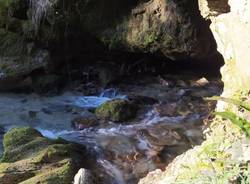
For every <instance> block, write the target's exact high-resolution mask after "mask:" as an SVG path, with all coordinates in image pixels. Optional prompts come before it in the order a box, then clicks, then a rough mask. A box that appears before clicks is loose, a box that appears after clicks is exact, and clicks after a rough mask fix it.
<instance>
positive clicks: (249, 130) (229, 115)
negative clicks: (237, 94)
mask: <svg viewBox="0 0 250 184" xmlns="http://www.w3.org/2000/svg"><path fill="white" fill-rule="evenodd" d="M206 100H216V101H219V100H220V101H224V102H227V103H230V104H233V105H236V106H238V107H240V108H243V109H245V110H247V111H248V112H250V104H249V103H247V102H243V101H241V100H236V99H230V98H224V97H218V96H215V97H211V98H206ZM214 114H215V115H219V116H221V117H222V118H225V119H229V120H230V121H231V122H232V123H233V124H235V125H237V126H238V127H240V129H241V130H242V131H243V132H244V133H245V134H246V135H247V137H248V138H250V122H249V121H247V120H246V119H244V118H242V117H240V116H238V115H236V114H235V113H233V112H231V111H230V110H226V111H224V112H215V113H214Z"/></svg>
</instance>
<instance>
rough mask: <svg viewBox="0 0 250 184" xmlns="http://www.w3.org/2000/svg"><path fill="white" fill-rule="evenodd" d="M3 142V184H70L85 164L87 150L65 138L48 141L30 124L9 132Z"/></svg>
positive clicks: (0, 180)
mask: <svg viewBox="0 0 250 184" xmlns="http://www.w3.org/2000/svg"><path fill="white" fill-rule="evenodd" d="M3 144H4V153H3V156H2V159H1V162H0V183H1V184H9V183H11V184H18V183H23V184H30V183H32V184H33V183H44V184H50V183H51V184H52V183H53V184H54V183H58V184H69V183H71V182H72V181H73V178H74V174H75V173H76V172H77V170H78V169H79V168H81V166H82V163H83V158H84V157H83V155H84V151H85V149H84V148H83V147H80V146H79V145H77V146H76V145H74V144H70V143H68V142H66V141H63V140H49V139H47V138H45V137H43V136H42V135H41V134H40V133H39V132H38V131H37V130H35V129H32V128H28V127H24V128H13V129H11V130H10V131H8V132H7V133H6V134H5V135H4V141H3ZM80 165H81V166H80Z"/></svg>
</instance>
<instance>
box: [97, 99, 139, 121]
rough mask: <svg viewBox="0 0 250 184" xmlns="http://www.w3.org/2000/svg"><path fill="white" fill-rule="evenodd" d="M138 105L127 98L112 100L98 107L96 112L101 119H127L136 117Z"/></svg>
mask: <svg viewBox="0 0 250 184" xmlns="http://www.w3.org/2000/svg"><path fill="white" fill-rule="evenodd" d="M136 112H137V107H136V106H135V105H134V104H131V103H130V102H128V101H127V100H112V101H108V102H106V103H104V104H103V105H101V106H100V107H98V108H97V109H96V111H95V114H96V115H97V117H98V118H100V119H108V120H111V121H126V120H129V119H131V118H134V117H135V115H136Z"/></svg>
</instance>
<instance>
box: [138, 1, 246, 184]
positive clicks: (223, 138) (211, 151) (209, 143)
mask: <svg viewBox="0 0 250 184" xmlns="http://www.w3.org/2000/svg"><path fill="white" fill-rule="evenodd" d="M199 8H200V11H201V14H202V16H203V17H204V18H205V19H207V20H211V26H210V28H211V30H212V32H213V35H214V37H215V39H216V42H217V45H218V50H219V52H220V53H221V54H222V55H223V57H224V59H225V65H224V66H223V67H222V69H221V74H222V79H223V82H224V92H223V94H222V96H225V97H229V98H236V99H241V100H242V99H244V100H245V101H249V90H250V83H249V82H250V74H249V71H250V60H249V49H250V36H249V30H250V27H249V26H250V24H249V23H250V1H249V0H242V1H238V0H229V1H228V0H199ZM217 106H218V108H217V110H218V111H221V110H224V109H230V110H232V111H234V112H235V113H236V114H238V115H240V116H244V118H246V119H247V120H249V113H248V112H246V111H243V112H240V109H238V108H232V106H228V105H227V104H226V103H224V102H219V103H218V105H217ZM213 122H214V123H213V124H212V126H211V127H210V129H209V130H207V131H206V132H207V140H206V141H205V142H204V143H203V144H202V145H201V146H196V147H195V148H193V149H191V150H189V151H187V152H186V153H184V154H182V155H181V156H179V157H177V158H176V159H175V160H174V161H173V162H172V164H170V165H169V166H168V167H167V168H166V170H165V171H160V170H157V171H155V172H152V173H150V174H148V176H147V177H145V178H143V179H142V180H141V181H140V182H139V183H140V184H153V183H157V184H161V183H162V184H163V183H178V182H181V183H207V182H208V183H210V182H211V183H214V182H215V183H220V182H222V183H231V182H232V183H234V182H235V183H237V182H240V181H241V179H239V177H240V175H241V174H239V175H238V174H237V172H236V173H233V174H232V172H233V171H232V170H235V169H237V168H238V166H236V165H237V164H239V163H240V164H244V163H245V162H246V161H247V160H248V158H246V156H243V155H246V154H248V153H249V150H248V149H245V148H247V147H248V146H249V143H248V140H247V138H245V136H244V135H243V134H242V132H241V133H239V130H238V128H237V127H235V126H234V125H233V124H232V123H231V122H230V121H225V120H221V119H218V118H216V119H215V120H213ZM225 143H228V145H227V146H226V145H225ZM226 147H227V148H226ZM243 147H245V148H243ZM237 150H238V151H237ZM239 150H240V154H236V155H235V152H239ZM210 158H211V159H210ZM217 160H221V161H222V162H221V164H222V165H223V166H221V167H217V166H216V164H218V163H217ZM229 162H230V163H237V164H236V165H233V166H232V165H231V171H230V169H229V168H227V167H228V166H229V165H230V164H229V165H228V163H229ZM225 173H226V174H225ZM230 174H232V175H231V176H230ZM243 175H244V174H243ZM232 177H234V178H235V179H232ZM243 180H244V182H246V183H248V182H249V179H248V177H246V178H244V179H243Z"/></svg>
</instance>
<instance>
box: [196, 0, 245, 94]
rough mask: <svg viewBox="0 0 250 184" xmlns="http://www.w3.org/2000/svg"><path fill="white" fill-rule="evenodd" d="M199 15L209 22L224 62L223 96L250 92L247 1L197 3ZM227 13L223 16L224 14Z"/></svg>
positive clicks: (208, 0) (223, 0)
mask: <svg viewBox="0 0 250 184" xmlns="http://www.w3.org/2000/svg"><path fill="white" fill-rule="evenodd" d="M200 8H201V13H202V15H203V16H204V17H206V18H207V19H211V20H212V24H211V30H212V32H213V34H214V37H215V39H216V42H217V45H218V50H219V52H220V53H221V54H222V55H223V57H224V59H225V65H224V66H223V68H222V69H221V74H222V77H223V79H222V80H223V82H224V85H225V88H224V93H223V96H227V97H229V96H231V95H233V94H234V93H235V92H239V91H248V90H249V89H250V85H249V84H250V83H249V81H250V74H249V71H250V61H249V54H248V52H249V48H250V36H249V34H248V32H249V29H250V25H249V23H250V2H249V1H248V0H242V1H237V0H229V1H228V0H220V1H213V0H207V1H206V0H200ZM224 13H226V14H224Z"/></svg>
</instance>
